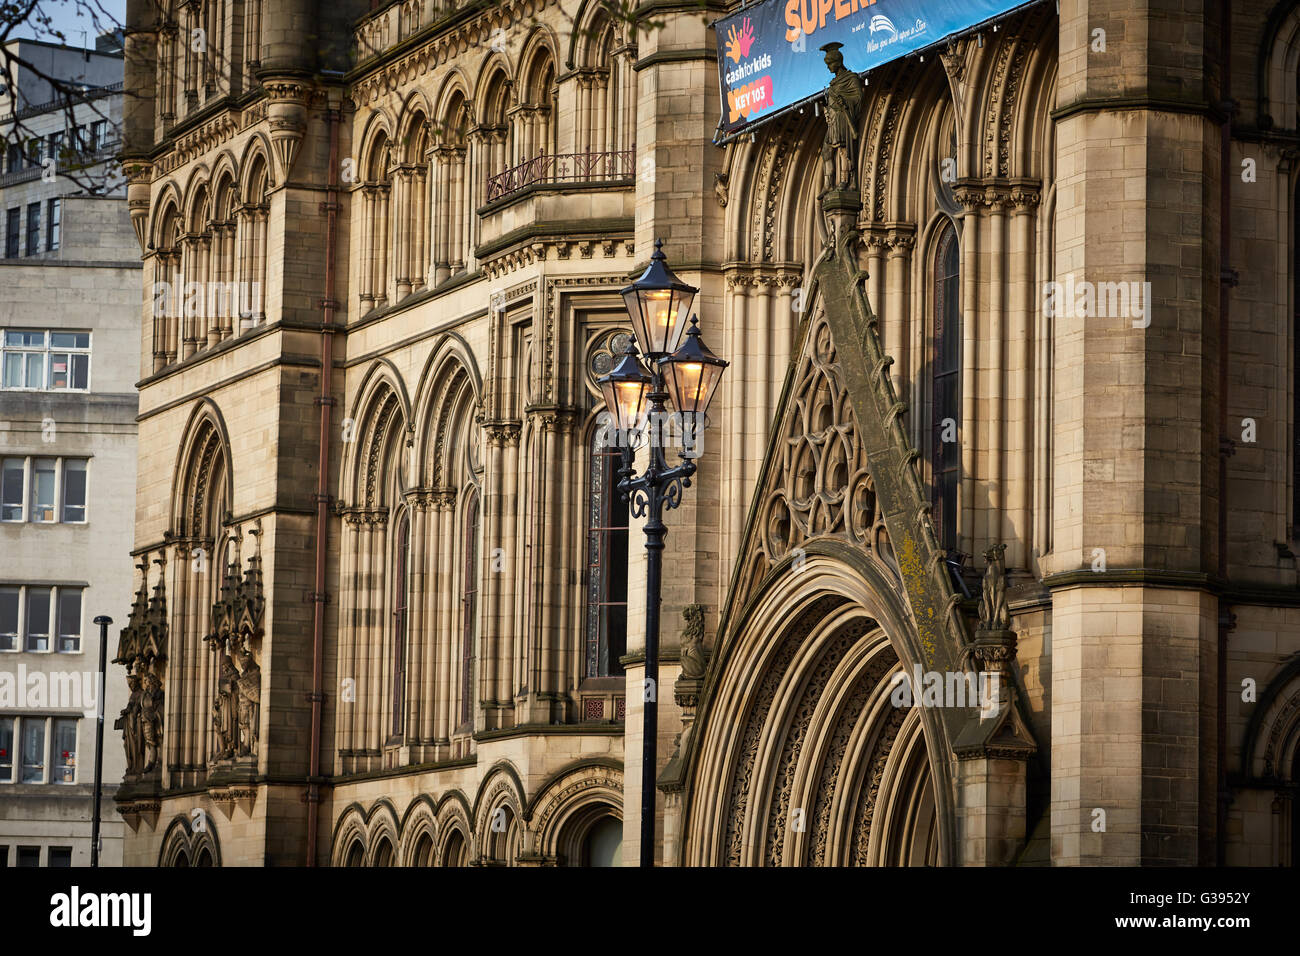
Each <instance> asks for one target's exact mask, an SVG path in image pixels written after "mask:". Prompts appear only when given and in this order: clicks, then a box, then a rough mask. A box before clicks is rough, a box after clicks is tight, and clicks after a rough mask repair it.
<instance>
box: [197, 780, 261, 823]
mask: <svg viewBox="0 0 1300 956" xmlns="http://www.w3.org/2000/svg"><path fill="white" fill-rule="evenodd" d="M208 799H210V800H211V801H212V803H213V805H214V806H215V807H216V808H217V809H218V810H220V811H221V815H222V816H223V817H225V818H226V819H227V820H233V819H234V815H235V810H236V808H238V809H239V810H242V811H243V813H244V816H246V817H251V816H252V815H253V806H254V804H256V803H257V788H256V787H250V786H233V787H209V788H208Z"/></svg>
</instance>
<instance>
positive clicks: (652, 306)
mask: <svg viewBox="0 0 1300 956" xmlns="http://www.w3.org/2000/svg"><path fill="white" fill-rule="evenodd" d="M663 245H664V241H663V240H662V239H656V240H655V251H654V254H653V255H652V256H651V257H650V265H649V266H647V267H646V270H645V272H643V273H641V278H639V279H637V280H636V281H635V282H633V283H632V284H631V285H630V286H628V287H627V288H626V289H624V290H623V304H624V305H625V306H626V307H627V314H628V317H629V318H630V319H631V320H632V331H633V333H635V335H636V342H637V345H639V346H641V351H642V352H644V353H645V357H646V359H647V360H648V361H649V362H650V363H651V364H652V365H653V364H654V363H656V362H658V361H659V360H660V359H661V358H663V357H664V356H665V355H670V354H672V353H673V352H676V351H677V346H678V345H680V344H681V339H682V333H683V332H684V331H685V330H686V316H687V314H688V313H689V312H690V311H691V303H692V302H693V301H694V300H695V293H697V292H699V291H700V290H699V289H696V288H695V287H694V286H689V285H687V284H686V283H685V282H683V281H682V280H681V279H679V278H677V276H675V275H673V271H672V270H671V269H669V268H668V260H667V258H666V257H665V256H664V251H663Z"/></svg>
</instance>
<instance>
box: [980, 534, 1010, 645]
mask: <svg viewBox="0 0 1300 956" xmlns="http://www.w3.org/2000/svg"><path fill="white" fill-rule="evenodd" d="M1006 551H1007V546H1006V545H1005V544H995V545H994V546H993V547H991V548H989V549H988V550H987V551H985V552H984V560H985V562H987V563H986V564H985V567H984V587H983V589H982V590H981V592H980V622H979V628H980V630H981V631H1005V630H1007V629H1008V628H1010V627H1011V612H1010V611H1008V610H1007V568H1006Z"/></svg>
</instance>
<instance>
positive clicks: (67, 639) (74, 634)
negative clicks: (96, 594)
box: [57, 588, 81, 654]
mask: <svg viewBox="0 0 1300 956" xmlns="http://www.w3.org/2000/svg"><path fill="white" fill-rule="evenodd" d="M58 628H59V644H58V648H57V650H58V652H59V653H60V654H79V653H81V589H80V588H59V621H58Z"/></svg>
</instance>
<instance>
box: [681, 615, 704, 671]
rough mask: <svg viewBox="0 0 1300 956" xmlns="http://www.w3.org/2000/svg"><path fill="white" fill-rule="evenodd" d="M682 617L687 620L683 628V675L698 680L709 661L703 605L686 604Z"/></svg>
mask: <svg viewBox="0 0 1300 956" xmlns="http://www.w3.org/2000/svg"><path fill="white" fill-rule="evenodd" d="M682 617H683V618H684V619H685V620H686V627H685V628H684V629H683V630H682V640H681V664H682V674H681V676H682V677H683V678H685V679H687V680H698V679H699V678H701V677H703V676H704V668H705V664H706V662H707V659H706V657H705V654H704V607H703V605H700V604H688V605H686V607H684V608H682Z"/></svg>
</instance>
